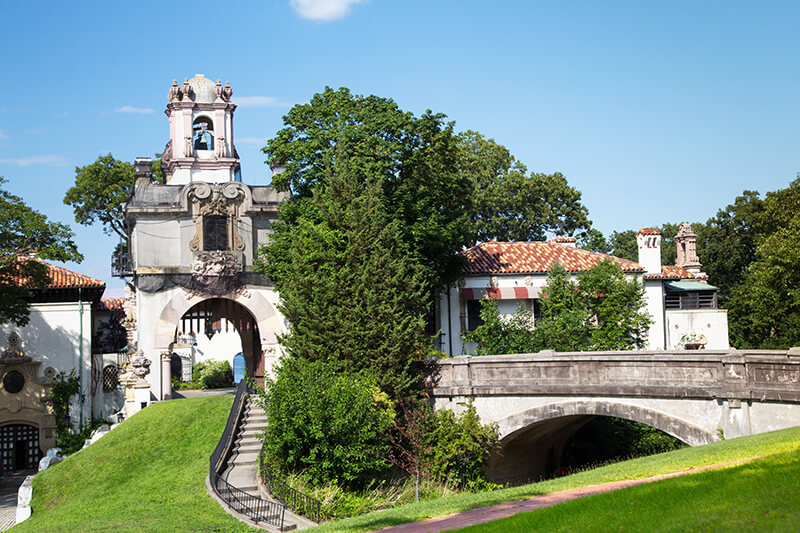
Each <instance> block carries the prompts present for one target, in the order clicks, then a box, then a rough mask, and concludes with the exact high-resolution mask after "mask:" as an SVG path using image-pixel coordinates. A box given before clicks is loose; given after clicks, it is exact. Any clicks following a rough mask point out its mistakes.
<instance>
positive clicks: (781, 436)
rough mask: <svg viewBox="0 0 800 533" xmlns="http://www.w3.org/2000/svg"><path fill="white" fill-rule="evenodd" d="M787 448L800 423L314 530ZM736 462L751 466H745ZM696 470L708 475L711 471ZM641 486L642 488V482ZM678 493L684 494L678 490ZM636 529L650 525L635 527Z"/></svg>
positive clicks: (799, 441)
mask: <svg viewBox="0 0 800 533" xmlns="http://www.w3.org/2000/svg"><path fill="white" fill-rule="evenodd" d="M786 452H795V453H797V452H800V427H797V428H790V429H786V430H782V431H775V432H771V433H763V434H761V435H753V436H751V437H742V438H738V439H731V440H727V441H723V442H716V443H713V444H709V445H707V446H699V447H697V448H683V449H681V450H676V451H673V452H668V453H664V454H660V455H654V456H650V457H641V458H638V459H632V460H630V461H624V462H621V463H616V464H612V465H608V466H604V467H601V468H597V469H595V470H589V471H586V472H581V473H577V474H573V475H571V476H566V477H562V478H557V479H551V480H548V481H543V482H540V483H533V484H530V485H525V486H521V487H514V488H510V489H503V490H498V491H493V492H484V493H479V494H462V495H459V496H454V497H450V498H445V499H437V500H428V501H424V502H419V503H413V504H409V505H403V506H398V507H395V508H393V509H388V510H386V511H380V512H377V513H371V514H368V515H364V516H358V517H354V518H349V519H347V520H340V521H337V522H331V523H328V524H324V525H322V526H320V527H319V528H315V529H314V530H313V531H315V532H317V531H318V532H320V533H322V532H327V531H348V532H358V531H371V530H375V529H380V528H382V527H386V526H391V525H396V524H402V523H405V522H413V521H416V520H424V519H426V518H430V517H434V516H442V515H446V514H450V513H455V512H459V511H466V510H469V509H474V508H476V507H483V506H487V505H494V504H496V503H502V502H506V501H513V500H519V499H523V498H529V497H531V496H537V495H540V494H547V493H550V492H556V491H559V490H565V489H571V488H575V487H581V486H586V485H595V484H599V483H605V482H608V481H618V480H622V479H635V478H639V477H649V476H654V475H657V474H666V473H669V472H679V471H683V470H688V469H690V468H696V467H700V466H706V465H713V464H718V463H724V462H727V461H736V460H738V459H747V458H753V457H759V456H763V455H771V454H782V453H786ZM795 457H796V455H795ZM737 468H746V467H745V466H741V467H737ZM697 475H698V476H701V475H702V476H705V475H707V474H697ZM694 477H695V476H692V477H691V478H687V479H692V478H694ZM676 482H677V481H676ZM665 483H666V482H665ZM687 483H691V481H687ZM639 490H643V488H642V489H639ZM598 497H599V496H598ZM675 497H676V498H680V497H679V496H675ZM593 499H594V498H593ZM538 512H540V511H536V512H534V513H532V514H536V513H538ZM637 512H639V513H641V512H643V510H642V509H639V510H638V511H637ZM598 526H599V527H601V528H602V526H603V524H602V522H598ZM580 529H581V528H580V526H576V527H574V528H573V529H572V530H573V531H576V530H577V531H580ZM633 529H639V530H646V529H641V528H635V527H634V528H633ZM689 529H691V528H689ZM606 530H607V529H606Z"/></svg>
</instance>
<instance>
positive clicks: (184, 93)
mask: <svg viewBox="0 0 800 533" xmlns="http://www.w3.org/2000/svg"><path fill="white" fill-rule="evenodd" d="M191 96H192V87H191V85H189V78H183V85H181V86H180V99H181V100H183V99H184V98H186V99H187V100H188V99H191Z"/></svg>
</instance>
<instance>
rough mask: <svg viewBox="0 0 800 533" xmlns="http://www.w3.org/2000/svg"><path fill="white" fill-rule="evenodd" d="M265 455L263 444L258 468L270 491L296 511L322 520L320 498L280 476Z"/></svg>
mask: <svg viewBox="0 0 800 533" xmlns="http://www.w3.org/2000/svg"><path fill="white" fill-rule="evenodd" d="M265 457H266V449H265V448H264V447H263V446H262V447H261V451H260V452H259V453H258V470H259V473H260V474H261V481H262V482H263V483H264V486H265V487H266V488H267V490H268V491H269V493H270V494H272V496H273V497H274V498H275V499H276V500H278V501H279V502H281V503H283V504H285V505H287V506H288V507H289V509H291V510H292V511H294V512H295V513H297V514H300V515H303V516H305V517H306V518H309V519H311V520H313V521H314V522H320V520H321V519H322V516H321V515H322V504H321V503H320V502H319V500H316V499H314V498H312V497H311V496H308V495H307V494H303V493H302V492H300V491H299V490H297V489H294V488H292V487H291V486H289V485H288V484H287V483H286V482H284V481H283V480H281V479H280V478H278V477H277V476H276V475H275V474H274V473H273V472H272V471H271V470H270V469H269V467H268V466H267V465H266V464H265V462H264V458H265Z"/></svg>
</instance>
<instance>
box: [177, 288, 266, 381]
mask: <svg viewBox="0 0 800 533" xmlns="http://www.w3.org/2000/svg"><path fill="white" fill-rule="evenodd" d="M238 354H241V357H243V359H244V372H246V374H247V375H248V376H250V377H252V378H254V379H255V380H256V382H258V383H263V380H264V357H263V350H262V347H261V337H260V335H259V332H258V325H257V323H256V320H255V318H254V317H253V315H252V314H251V313H250V311H248V310H247V309H246V308H245V307H244V306H243V305H241V304H239V303H238V302H235V301H233V300H229V299H227V298H210V299H208V300H203V301H202V302H199V303H197V304H195V305H194V306H192V307H191V308H189V310H188V311H186V313H184V315H183V316H182V317H181V319H180V321H179V322H178V325H177V328H176V329H175V340H174V343H173V348H172V360H171V363H170V369H171V373H172V377H173V378H178V379H179V380H181V381H188V380H191V379H192V376H191V368H192V367H193V365H194V364H196V363H198V362H200V361H215V360H217V361H218V360H226V361H228V362H229V363H230V365H231V368H232V369H234V368H235V367H237V363H238V361H237V357H236V356H237V355H238ZM187 365H188V368H187ZM235 374H240V373H239V372H235ZM235 377H240V376H239V375H236V376H235Z"/></svg>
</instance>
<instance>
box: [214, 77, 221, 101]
mask: <svg viewBox="0 0 800 533" xmlns="http://www.w3.org/2000/svg"><path fill="white" fill-rule="evenodd" d="M214 94H215V95H216V97H217V100H218V101H220V102H222V101H223V98H222V82H220V81H219V80H217V84H216V85H215V86H214Z"/></svg>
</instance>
